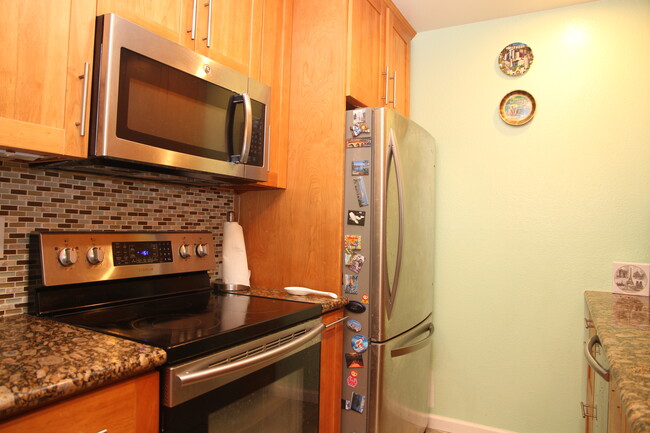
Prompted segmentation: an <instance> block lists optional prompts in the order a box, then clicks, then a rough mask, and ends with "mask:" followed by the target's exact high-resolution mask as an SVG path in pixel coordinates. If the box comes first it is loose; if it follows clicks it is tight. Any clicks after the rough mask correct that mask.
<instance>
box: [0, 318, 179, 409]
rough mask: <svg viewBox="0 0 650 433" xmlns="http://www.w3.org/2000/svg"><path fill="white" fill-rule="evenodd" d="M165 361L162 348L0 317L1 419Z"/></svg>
mask: <svg viewBox="0 0 650 433" xmlns="http://www.w3.org/2000/svg"><path fill="white" fill-rule="evenodd" d="M165 361H166V354H165V351H164V350H162V349H157V348H154V347H150V346H147V345H144V344H140V343H136V342H133V341H129V340H124V339H121V338H116V337H111V336H109V335H105V334H100V333H97V332H93V331H88V330H85V329H82V328H77V327H75V326H70V325H66V324H63V323H59V322H54V321H52V320H48V319H45V318H40V317H34V316H29V315H19V316H10V317H4V318H0V419H2V418H6V417H8V416H10V415H14V414H17V413H20V412H23V411H26V410H28V409H33V408H35V407H37V406H39V405H42V404H45V403H50V402H53V401H56V400H57V399H60V398H63V397H66V396H70V395H72V394H75V393H78V392H80V391H85V390H89V389H92V388H95V387H98V386H100V385H103V384H106V383H109V382H112V381H115V380H118V379H122V378H125V377H129V376H133V375H136V374H139V373H144V372H147V371H153V370H154V368H155V367H158V366H160V365H162V364H163V363H164V362H165Z"/></svg>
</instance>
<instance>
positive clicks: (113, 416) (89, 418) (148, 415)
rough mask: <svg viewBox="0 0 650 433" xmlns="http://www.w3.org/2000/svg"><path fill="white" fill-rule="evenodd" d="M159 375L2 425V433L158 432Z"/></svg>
mask: <svg viewBox="0 0 650 433" xmlns="http://www.w3.org/2000/svg"><path fill="white" fill-rule="evenodd" d="M158 385H159V375H158V373H150V374H147V375H145V376H140V377H137V378H135V379H131V380H127V381H125V382H121V383H118V384H115V385H111V386H108V387H106V388H102V389H98V390H96V391H92V392H89V393H87V394H84V395H81V396H79V397H75V398H72V399H69V400H66V401H63V402H61V403H58V404H54V405H51V406H48V407H45V408H43V409H39V410H36V411H34V412H31V413H28V414H26V415H23V416H21V417H19V418H16V419H13V420H10V421H7V422H5V423H2V424H0V431H1V432H2V433H25V432H48V433H70V432H77V431H79V432H102V431H107V432H109V433H110V432H121V433H158V398H157V395H158Z"/></svg>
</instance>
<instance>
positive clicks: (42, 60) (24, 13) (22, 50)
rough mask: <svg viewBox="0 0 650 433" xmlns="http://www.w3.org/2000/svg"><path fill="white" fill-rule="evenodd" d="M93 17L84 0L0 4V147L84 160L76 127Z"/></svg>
mask: <svg viewBox="0 0 650 433" xmlns="http://www.w3.org/2000/svg"><path fill="white" fill-rule="evenodd" d="M94 17H95V6H94V3H93V2H86V1H83V0H52V1H47V2H42V1H36V0H29V1H27V0H3V1H1V2H0V46H1V47H2V50H0V95H2V98H0V146H1V147H7V148H12V149H16V150H25V151H28V152H34V153H39V154H54V155H69V156H77V157H83V156H85V155H86V152H87V144H86V143H87V138H86V137H85V136H82V135H81V128H80V126H81V125H80V124H81V119H82V110H81V109H82V107H83V108H86V116H87V114H88V109H89V107H88V106H87V105H86V104H84V103H83V95H84V86H85V85H89V84H90V82H89V79H90V76H89V75H90V65H91V64H92V49H93V31H94V24H95V22H94ZM85 63H87V64H88V77H87V78H88V81H86V80H84V79H83V78H85V77H84V71H85V67H84V64H85ZM80 76H82V79H80V78H79V77H80ZM86 96H87V98H89V97H90V95H89V92H88V93H87V94H86ZM86 119H87V117H86Z"/></svg>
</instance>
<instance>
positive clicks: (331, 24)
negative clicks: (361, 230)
mask: <svg viewBox="0 0 650 433" xmlns="http://www.w3.org/2000/svg"><path fill="white" fill-rule="evenodd" d="M307 3H309V4H307ZM346 8H347V0H333V1H328V2H296V3H294V5H293V33H292V41H293V42H292V48H291V52H292V65H291V89H290V91H289V94H290V100H289V102H290V106H289V121H290V123H289V128H288V160H289V161H290V162H291V168H290V170H288V172H287V188H286V190H285V191H255V192H246V193H243V194H241V196H240V222H241V224H242V226H243V227H244V234H245V238H246V250H247V254H248V263H249V267H250V269H251V270H252V275H251V283H252V284H253V285H257V286H262V287H284V286H293V285H298V286H305V287H310V288H313V289H317V290H327V291H336V292H340V287H341V257H340V243H341V239H342V225H341V211H342V206H343V197H342V191H343V152H344V149H345V146H344V143H343V130H344V128H345V96H344V95H345V93H344V92H345V76H344V73H343V71H345V46H346V38H345V35H346V22H345V20H342V19H341V14H340V13H341V11H342V10H343V11H344V10H346Z"/></svg>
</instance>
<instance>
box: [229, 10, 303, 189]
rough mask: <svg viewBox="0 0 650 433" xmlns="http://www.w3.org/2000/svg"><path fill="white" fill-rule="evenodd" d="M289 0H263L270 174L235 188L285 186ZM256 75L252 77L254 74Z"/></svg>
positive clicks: (262, 77) (262, 67)
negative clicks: (269, 94) (263, 180)
mask: <svg viewBox="0 0 650 433" xmlns="http://www.w3.org/2000/svg"><path fill="white" fill-rule="evenodd" d="M292 5H293V1H292V0H263V10H262V38H261V39H262V44H261V56H260V67H259V69H260V70H259V77H256V79H258V80H259V81H261V82H262V83H264V84H266V85H268V86H270V87H271V108H270V110H271V114H270V134H269V140H270V143H271V144H270V150H269V178H268V181H266V182H259V183H256V184H253V185H242V186H238V188H237V189H238V190H240V191H243V190H251V189H268V188H286V185H287V140H288V134H289V86H290V83H291V26H292V11H293V7H292ZM254 78H255V77H254Z"/></svg>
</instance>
